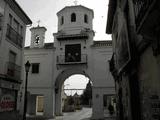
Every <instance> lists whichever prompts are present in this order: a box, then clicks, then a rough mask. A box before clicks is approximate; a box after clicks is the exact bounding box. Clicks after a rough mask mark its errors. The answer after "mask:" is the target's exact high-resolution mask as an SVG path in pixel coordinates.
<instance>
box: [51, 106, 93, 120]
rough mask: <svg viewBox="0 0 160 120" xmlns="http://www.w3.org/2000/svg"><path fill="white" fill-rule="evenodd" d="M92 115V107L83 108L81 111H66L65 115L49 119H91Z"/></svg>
mask: <svg viewBox="0 0 160 120" xmlns="http://www.w3.org/2000/svg"><path fill="white" fill-rule="evenodd" d="M91 115H92V109H91V108H83V109H82V110H80V111H76V112H69V113H64V115H63V116H59V117H56V118H55V119H49V120H89V118H90V117H91Z"/></svg>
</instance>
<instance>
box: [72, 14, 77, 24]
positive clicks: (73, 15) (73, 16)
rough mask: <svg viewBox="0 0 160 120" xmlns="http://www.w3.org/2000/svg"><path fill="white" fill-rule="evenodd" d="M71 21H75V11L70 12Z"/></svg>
mask: <svg viewBox="0 0 160 120" xmlns="http://www.w3.org/2000/svg"><path fill="white" fill-rule="evenodd" d="M71 22H76V14H75V13H72V14H71Z"/></svg>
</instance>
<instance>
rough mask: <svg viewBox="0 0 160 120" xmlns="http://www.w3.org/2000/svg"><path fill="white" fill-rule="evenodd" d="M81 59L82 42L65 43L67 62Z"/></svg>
mask: <svg viewBox="0 0 160 120" xmlns="http://www.w3.org/2000/svg"><path fill="white" fill-rule="evenodd" d="M80 61H81V44H71V45H65V62H80Z"/></svg>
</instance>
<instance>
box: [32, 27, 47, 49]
mask: <svg viewBox="0 0 160 120" xmlns="http://www.w3.org/2000/svg"><path fill="white" fill-rule="evenodd" d="M46 30H47V29H46V28H45V27H40V26H39V25H38V26H37V27H33V28H31V29H30V31H31V44H30V47H31V48H42V47H43V46H44V40H45V32H46Z"/></svg>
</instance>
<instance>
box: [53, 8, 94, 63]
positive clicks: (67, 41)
mask: <svg viewBox="0 0 160 120" xmlns="http://www.w3.org/2000/svg"><path fill="white" fill-rule="evenodd" d="M57 17H58V32H57V33H54V34H53V35H54V47H55V48H57V49H56V51H55V54H56V55H57V62H58V63H57V64H58V65H61V66H62V65H63V64H82V63H87V57H88V51H89V48H90V46H91V45H92V44H93V37H94V31H93V29H92V21H93V18H94V13H93V10H92V9H89V8H87V7H84V6H81V5H76V6H66V7H65V8H63V9H62V10H60V11H59V12H58V13H57Z"/></svg>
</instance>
